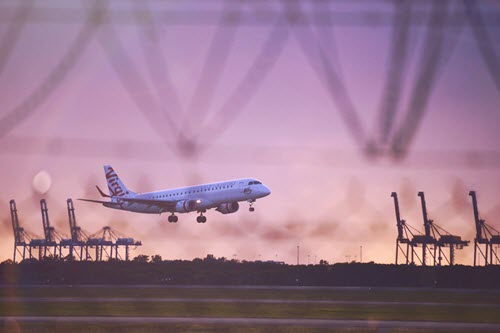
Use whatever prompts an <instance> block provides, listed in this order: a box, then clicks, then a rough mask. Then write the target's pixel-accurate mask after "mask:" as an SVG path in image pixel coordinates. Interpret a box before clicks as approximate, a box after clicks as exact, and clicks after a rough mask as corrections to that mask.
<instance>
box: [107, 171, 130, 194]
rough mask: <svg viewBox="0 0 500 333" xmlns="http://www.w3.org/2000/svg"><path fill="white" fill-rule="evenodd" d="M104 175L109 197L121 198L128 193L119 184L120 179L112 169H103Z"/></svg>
mask: <svg viewBox="0 0 500 333" xmlns="http://www.w3.org/2000/svg"><path fill="white" fill-rule="evenodd" d="M104 173H105V174H106V181H107V182H108V189H109V195H110V196H112V197H123V196H124V195H126V194H128V191H126V189H124V186H122V185H123V184H120V183H121V181H120V178H118V175H117V174H116V172H115V170H113V168H112V167H110V166H108V167H104Z"/></svg>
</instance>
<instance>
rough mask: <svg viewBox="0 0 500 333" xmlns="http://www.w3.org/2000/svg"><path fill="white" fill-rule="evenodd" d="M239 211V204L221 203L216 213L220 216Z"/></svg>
mask: <svg viewBox="0 0 500 333" xmlns="http://www.w3.org/2000/svg"><path fill="white" fill-rule="evenodd" d="M238 209H240V204H239V203H237V202H228V203H223V204H221V205H219V207H217V209H216V211H218V212H220V213H222V214H231V213H236V212H237V211H238Z"/></svg>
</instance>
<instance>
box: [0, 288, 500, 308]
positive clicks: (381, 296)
mask: <svg viewBox="0 0 500 333" xmlns="http://www.w3.org/2000/svg"><path fill="white" fill-rule="evenodd" d="M0 297H77V298H78V297H109V298H118V297H137V298H192V299H197V298H231V299H280V300H334V301H371V302H374V301H383V302H384V301H386V302H430V303H457V304H471V303H480V304H500V292H492V291H484V290H479V291H472V290H471V291H465V292H460V291H458V292H457V291H454V290H440V289H436V290H430V289H422V290H420V289H404V290H391V289H383V288H379V289H377V288H374V289H368V288H366V289H341V288H338V289H336V288H325V289H309V288H300V287H297V288H288V289H272V288H271V289H268V288H248V289H245V288H243V289H241V288H217V287H195V288H176V287H158V286H147V287H138V288H130V287H119V286H117V287H108V286H106V287H100V286H83V287H82V286H66V287H60V286H47V287H44V286H29V287H5V286H4V287H0Z"/></svg>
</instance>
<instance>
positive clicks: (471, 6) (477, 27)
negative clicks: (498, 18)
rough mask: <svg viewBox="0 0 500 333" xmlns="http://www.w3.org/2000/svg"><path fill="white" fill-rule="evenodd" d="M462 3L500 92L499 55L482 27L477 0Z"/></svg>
mask: <svg viewBox="0 0 500 333" xmlns="http://www.w3.org/2000/svg"><path fill="white" fill-rule="evenodd" d="M463 3H464V6H465V10H466V15H467V17H468V19H469V21H470V23H471V26H472V31H473V33H474V36H475V38H476V44H477V47H478V48H479V51H480V52H481V56H482V57H483V60H484V63H485V64H486V67H487V68H488V71H489V73H490V75H491V78H492V79H493V81H494V82H495V85H496V88H497V90H498V92H499V93H500V57H499V56H498V54H497V53H496V52H495V49H494V44H493V42H492V40H491V39H490V36H489V35H488V32H487V31H486V29H485V28H484V26H485V23H484V19H483V14H481V11H480V9H479V6H478V5H477V1H475V0H464V1H463ZM497 41H498V39H497Z"/></svg>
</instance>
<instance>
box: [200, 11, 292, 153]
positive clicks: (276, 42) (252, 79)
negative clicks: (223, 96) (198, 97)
mask: <svg viewBox="0 0 500 333" xmlns="http://www.w3.org/2000/svg"><path fill="white" fill-rule="evenodd" d="M288 35H289V32H288V29H287V27H286V25H285V20H284V18H283V17H282V16H281V15H280V16H278V17H276V21H275V22H274V23H273V26H272V27H271V31H270V32H269V34H268V35H267V38H266V40H265V41H264V43H263V45H262V47H261V49H260V51H259V53H258V54H257V56H256V57H255V59H254V61H253V62H252V64H251V65H250V67H249V68H248V70H247V71H246V73H245V74H244V75H243V78H242V79H241V80H240V81H239V82H238V83H237V84H236V85H235V88H234V90H233V92H232V93H231V95H230V96H229V98H228V99H227V100H226V101H225V102H224V104H223V105H222V106H221V107H220V108H219V109H218V111H217V112H214V113H213V114H212V116H211V121H205V123H204V124H203V126H202V127H201V130H200V131H199V132H200V133H203V135H204V136H203V142H204V143H205V144H206V145H207V146H208V145H211V144H213V142H214V141H215V140H216V139H217V138H218V137H219V136H220V135H221V134H222V133H224V131H225V130H227V129H228V128H229V126H230V125H231V124H232V123H233V122H234V121H235V120H236V118H237V117H238V116H239V115H240V114H241V112H243V110H244V108H245V106H246V105H247V104H248V103H249V102H250V101H251V99H252V98H253V97H254V96H255V94H256V93H257V90H258V88H259V87H260V86H261V85H262V82H263V81H264V80H265V79H266V77H267V76H268V75H269V73H270V72H271V70H272V69H273V68H274V66H275V65H276V63H277V61H278V59H279V57H280V55H281V54H282V52H283V49H284V47H285V43H286V42H287V40H288ZM196 139H201V138H200V137H199V136H196Z"/></svg>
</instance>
